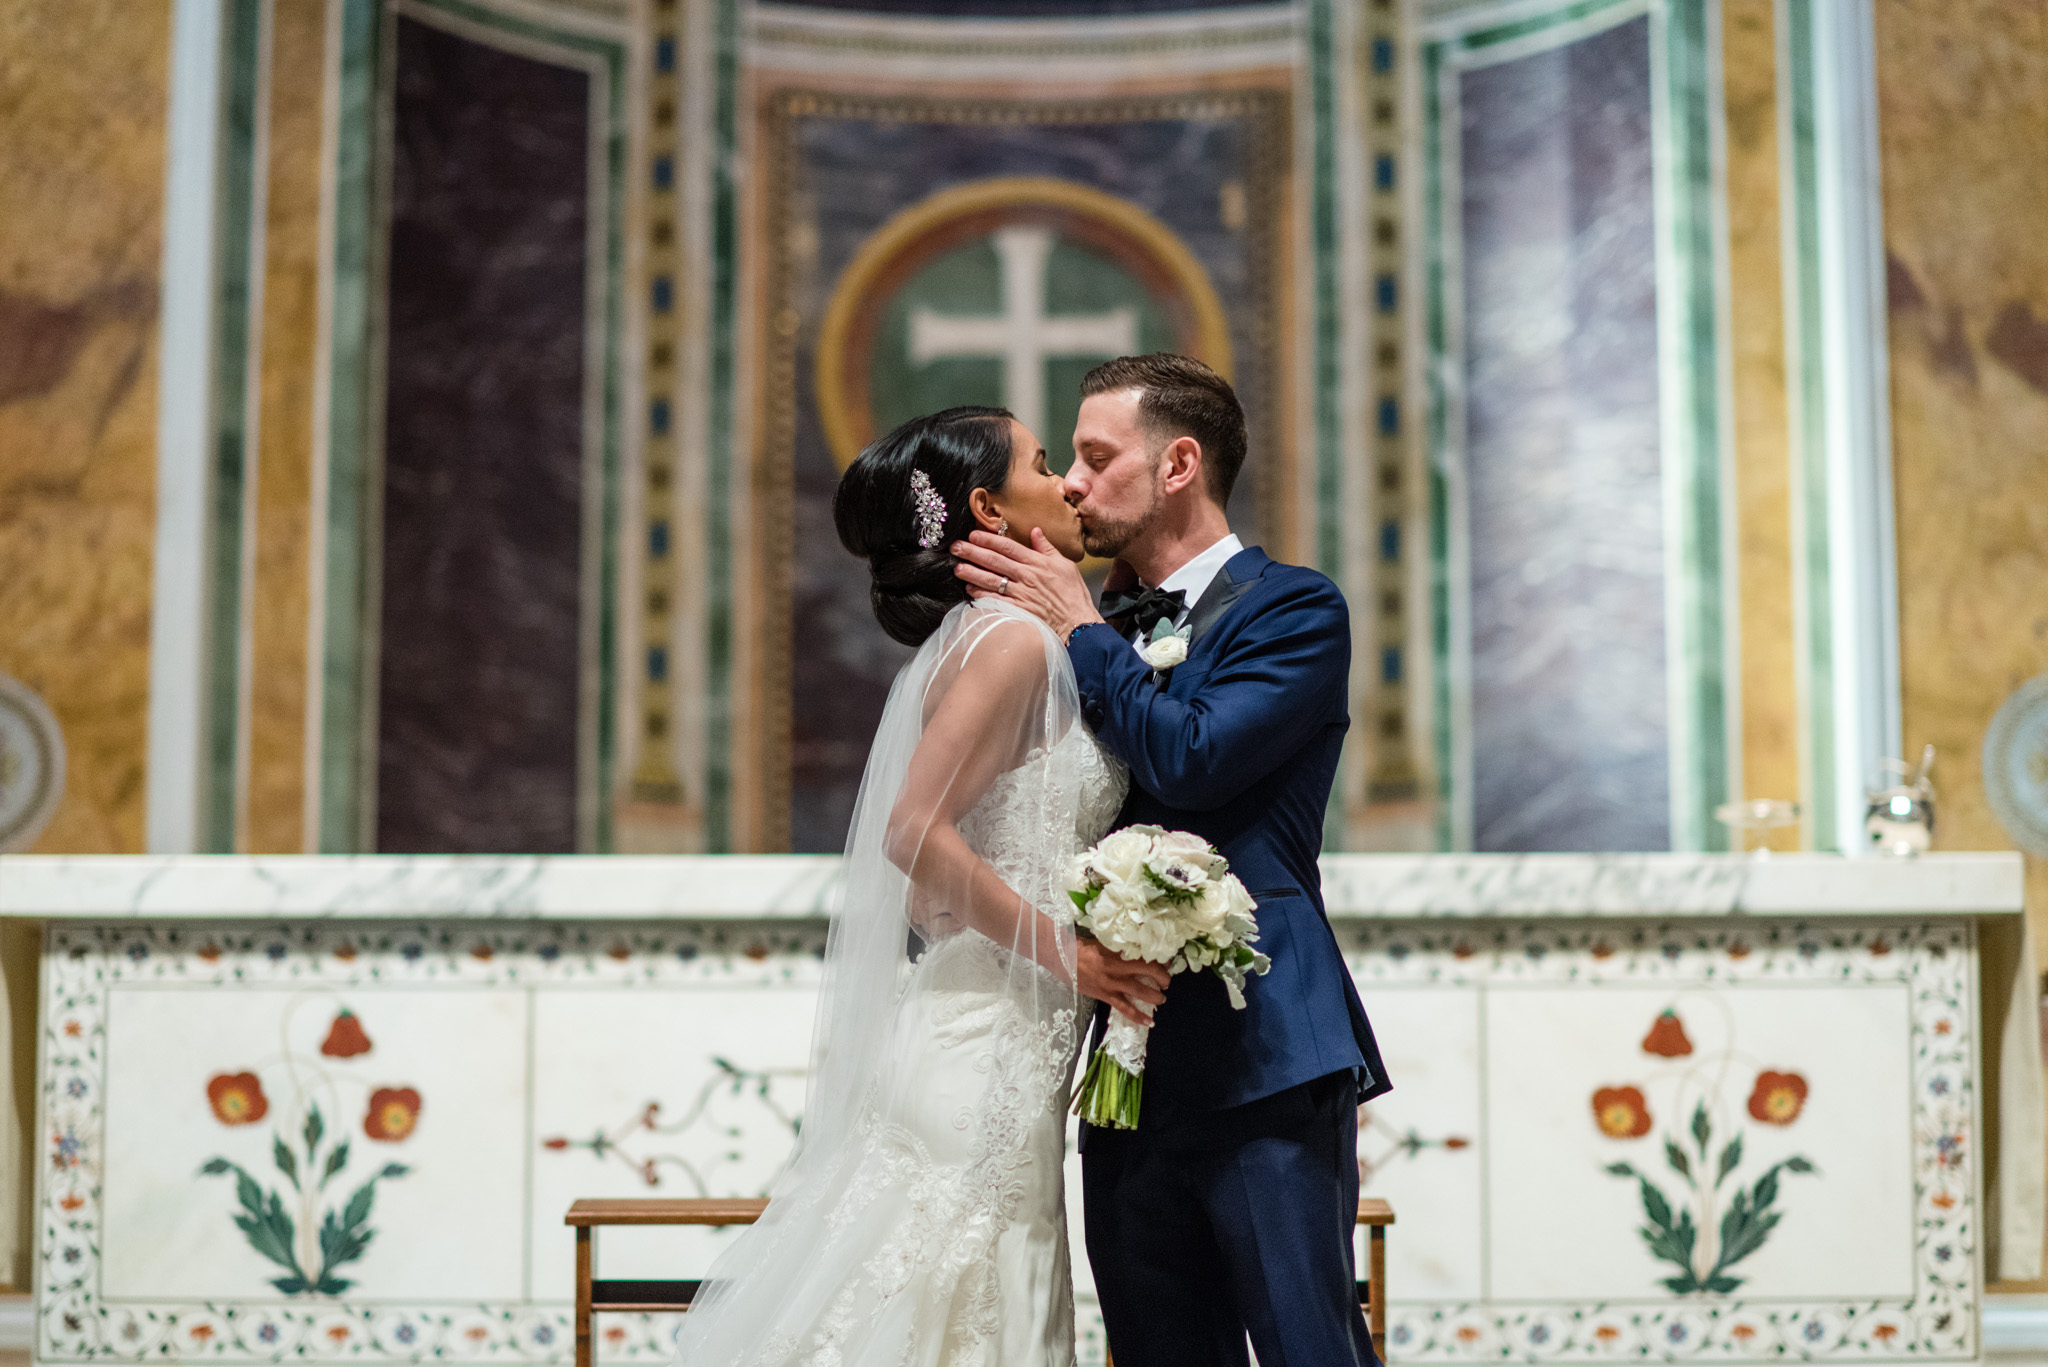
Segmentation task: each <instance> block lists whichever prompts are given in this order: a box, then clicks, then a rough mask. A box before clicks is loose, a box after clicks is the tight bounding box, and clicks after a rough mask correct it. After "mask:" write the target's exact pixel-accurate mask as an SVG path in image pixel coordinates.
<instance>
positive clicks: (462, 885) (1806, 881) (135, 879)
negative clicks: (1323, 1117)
mask: <svg viewBox="0 0 2048 1367" xmlns="http://www.w3.org/2000/svg"><path fill="white" fill-rule="evenodd" d="M1322 863H1323V895H1324V901H1325V902H1326V904H1327V905H1328V907H1329V909H1330V914H1331V915H1332V916H1333V917H1342V918H1356V917H1366V916H1400V917H1436V916H1447V917H1487V916H1644V915H1649V916H1660V917H1662V916H1729V915H1758V916H1828V915H1869V914H1872V913H1877V914H1887V913H1899V914H1913V915H1922V914H1932V915H1986V914H1993V915H1996V914H2011V913H2016V912H2019V911H2020V910H2021V909H2022V905H2023V902H2022V894H2023V887H2024V873H2023V868H2022V864H2021V860H2020V856H2019V855H2017V854H2011V853H1964V854H1933V855H1927V856H1925V857H1923V858H1920V859H1907V860H1894V859H1884V858H1878V857H1866V858H1856V859H1850V858H1843V857H1841V856H1838V855H1777V856H1773V857H1770V858H1766V859H1754V858H1747V857H1744V856H1740V855H1713V854H1707V855H1702V854H1604V855H1603V854H1532V855H1489V854H1338V855H1327V856H1325V857H1324V859H1323V861H1322ZM838 866H839V860H838V858H837V857H836V856H832V855H671V856H638V855H540V856H523V855H518V856H514V855H247V856H245V855H7V856H0V916H23V917H37V918H59V917H77V918H85V919H100V920H108V919H113V920H118V919H124V918H131V917H132V918H138V919H149V920H179V919H205V920H216V919H235V918H242V917H250V918H272V919H274V918H277V917H289V918H294V919H326V918H358V919H377V918H385V919H388V918H392V917H420V916H424V917H433V918H486V919H488V918H497V919H506V920H514V919H520V920H523V919H534V918H546V919H551V920H553V919H561V920H586V919H587V920H646V919H669V918H684V919H719V920H728V919H756V918H763V919H774V918H784V919H787V918H796V919H809V918H816V917H819V916H822V915H824V914H826V912H827V910H828V909H829V903H830V898H831V895H832V892H833V887H834V884H835V881H836V875H837V871H838Z"/></svg>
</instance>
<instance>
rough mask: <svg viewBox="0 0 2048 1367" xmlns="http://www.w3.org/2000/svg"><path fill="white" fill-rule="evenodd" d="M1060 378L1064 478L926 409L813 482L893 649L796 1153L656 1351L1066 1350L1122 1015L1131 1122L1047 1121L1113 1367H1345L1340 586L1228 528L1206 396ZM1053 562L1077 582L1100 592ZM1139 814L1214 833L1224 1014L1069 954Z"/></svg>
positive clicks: (1348, 1163) (1006, 1361) (1352, 1170)
mask: <svg viewBox="0 0 2048 1367" xmlns="http://www.w3.org/2000/svg"><path fill="white" fill-rule="evenodd" d="M1082 394H1083V400H1082V404H1081V410H1080V418H1079V422H1078V424H1077V425H1076V428H1075V431H1074V461H1073V465H1072V467H1071V469H1070V470H1069V471H1068V473H1067V474H1066V475H1065V476H1060V475H1057V474H1054V473H1053V472H1052V470H1051V469H1050V467H1049V466H1048V464H1047V460H1046V453H1045V451H1044V449H1043V448H1042V447H1041V446H1040V444H1039V441H1038V439H1037V437H1036V436H1035V435H1033V434H1032V433H1031V432H1030V431H1029V430H1028V429H1026V428H1025V427H1024V426H1023V424H1021V423H1019V422H1017V421H1016V420H1015V419H1014V418H1013V417H1012V416H1011V415H1010V414H1009V413H1007V412H1005V411H1004V410H1002V409H997V408H953V409H948V410H946V411H944V412H941V413H935V414H931V415H929V416H926V417H922V418H916V419H913V420H912V421H910V422H907V423H905V424H903V425H902V426H901V427H899V428H897V429H896V430H895V431H893V432H891V433H889V434H888V435H887V436H885V437H882V438H881V439H879V440H878V441H876V442H874V443H873V444H872V445H870V446H869V447H867V448H866V449H865V450H864V451H862V452H861V454H860V456H859V458H858V459H857V460H855V461H854V463H853V465H852V466H851V467H850V468H849V469H848V470H847V472H846V474H845V476H844V478H843V480H842V482H841V484H840V486H839V490H838V494H837V498H836V501H835V506H834V516H835V521H836V524H837V528H838V532H839V537H840V540H841V541H842V542H844V543H845V545H846V547H847V549H848V550H849V551H851V552H852V553H853V554H855V555H856V556H859V557H862V558H864V559H865V560H866V561H867V565H868V569H869V572H870V574H871V578H872V587H871V598H872V602H873V606H874V611H875V616H876V618H877V619H878V620H879V622H880V623H881V625H882V627H883V629H884V630H885V631H886V632H887V633H888V634H889V635H890V636H891V637H893V638H894V639H896V640H898V641H900V642H903V643H904V644H906V645H910V646H914V647H916V648H917V653H916V655H915V656H914V657H913V658H912V659H911V661H910V662H909V663H908V664H906V665H905V666H904V667H903V669H902V671H901V673H899V674H898V676H897V678H896V681H895V684H894V686H893V687H892V689H891V692H890V695H889V700H888V703H887V705H886V707H885V709H884V712H883V717H882V722H881V725H880V727H879V728H878V730H877V732H876V735H875V740H874V744H873V747H872V748H871V749H870V751H869V758H868V767H867V771H866V774H865V776H864V777H863V779H862V784H861V790H860V796H859V799H858V801H857V803H856V806H855V811H854V817H853V822H852V826H851V828H850V829H849V832H848V836H847V847H846V859H845V863H844V865H843V870H842V879H841V890H840V902H839V906H838V909H837V914H836V915H835V917H834V919H833V924H832V930H831V934H830V939H829V942H828V947H827V952H826V964H825V977H824V987H823V991H822V994H821V998H820V1004H819V1015H818V1021H817V1026H816V1031H815V1035H814V1044H813V1058H812V1073H811V1081H810V1087H809V1092H808V1095H807V1101H806V1105H805V1113H804V1124H803V1132H802V1135H801V1138H800V1140H799V1142H798V1145H797V1149H796V1152H795V1154H794V1155H793V1157H792V1159H791V1161H790V1164H789V1166H788V1167H787V1168H786V1169H785V1170H784V1172H783V1174H782V1175H781V1177H780V1178H779V1179H778V1180H777V1183H776V1185H775V1188H774V1190H773V1191H772V1192H771V1193H770V1200H769V1204H768V1208H767V1210H766V1212H765V1213H764V1214H763V1216H762V1218H761V1220H760V1222H759V1223H758V1224H756V1225H754V1226H753V1227H751V1228H749V1229H747V1230H745V1231H743V1232H742V1233H741V1234H740V1235H739V1237H738V1238H737V1239H736V1240H735V1241H734V1243H733V1244H732V1245H731V1246H730V1247H729V1248H728V1249H727V1250H726V1252H725V1253H724V1254H723V1255H721V1257H720V1258H719V1259H718V1261H717V1262H716V1264H715V1265H714V1266H713V1267H712V1269H711V1270H710V1274H709V1278H708V1279H707V1280H706V1281H705V1283H704V1286H703V1289H702V1291H701V1292H700V1293H699V1296H698V1299H697V1301H696V1303H695V1304H694V1305H693V1307H692V1309H691V1311H690V1313H689V1314H688V1315H687V1316H685V1317H684V1322H683V1326H682V1328H681V1330H680V1331H679V1333H678V1338H677V1348H678V1357H677V1362H678V1363H679V1364H681V1367H712V1365H713V1364H718V1365H720V1367H726V1365H728V1364H729V1365H730V1367H755V1365H756V1364H760V1365H762V1367H766V1365H767V1364H791V1365H792V1367H794V1365H795V1364H804V1365H805V1367H884V1365H885V1364H886V1367H905V1365H913V1367H967V1365H968V1364H974V1365H975V1367H1067V1365H1068V1364H1071V1363H1072V1362H1073V1361H1074V1356H1075V1344H1074V1323H1073V1291H1072V1282H1071V1276H1070V1270H1069V1267H1068V1253H1067V1250H1068V1243H1067V1231H1066V1206H1065V1194H1064V1187H1063V1178H1062V1161H1063V1157H1064V1152H1065V1133H1066V1108H1067V1103H1068V1101H1069V1098H1070V1097H1071V1095H1072V1085H1073V1076H1074V1065H1075V1061H1076V1058H1077V1055H1078V1053H1079V1050H1080V1046H1081V1043H1082V1036H1083V1034H1084V1033H1086V1032H1087V1031H1088V1030H1090V1029H1091V1028H1092V1029H1093V1031H1094V1032H1095V1034H1096V1035H1097V1036H1098V1037H1100V1035H1101V1033H1102V1031H1103V1029H1104V1026H1105V1024H1106V1022H1107V1020H1108V1017H1109V1013H1110V1012H1112V1011H1116V1012H1121V1013H1123V1014H1124V1015H1126V1016H1128V1017H1130V1018H1131V1019H1132V1020H1134V1021H1136V1022H1139V1023H1141V1024H1143V1023H1147V1022H1148V1019H1149V1022H1150V1024H1151V1025H1152V1030H1151V1035H1150V1042H1149V1049H1148V1053H1147V1056H1146V1059H1145V1062H1144V1074H1143V1104H1142V1110H1141V1113H1140V1117H1139V1120H1138V1123H1137V1125H1136V1127H1135V1128H1133V1129H1121V1128H1110V1127H1099V1126H1096V1125H1091V1124H1086V1123H1084V1124H1083V1125H1082V1126H1081V1138H1080V1148H1081V1155H1082V1158H1081V1162H1082V1183H1083V1198H1084V1200H1083V1207H1084V1216H1085V1225H1086V1228H1085V1234H1086V1240H1087V1248H1088V1258H1089V1264H1090V1266H1091V1268H1092V1270H1093V1272H1094V1275H1095V1285H1096V1290H1097V1293H1098V1295H1099V1296H1100V1300H1101V1307H1102V1314H1103V1319H1104V1324H1105V1327H1106V1330H1107V1334H1108V1339H1109V1349H1110V1353H1111V1356H1112V1357H1113V1358H1114V1360H1115V1362H1116V1363H1117V1364H1118V1367H1208V1365H1210V1364H1214V1365H1215V1367H1226V1365H1228V1367H1239V1365H1240V1364H1245V1363H1246V1362H1247V1351H1246V1349H1247V1339H1249V1344H1250V1348H1251V1351H1252V1352H1254V1353H1256V1355H1257V1358H1258V1360H1259V1362H1260V1363H1261V1364H1262V1367H1283V1364H1285V1365H1287V1367H1349V1365H1350V1364H1370V1363H1372V1362H1374V1361H1375V1359H1374V1354H1373V1348H1372V1341H1371V1338H1370V1336H1369V1335H1368V1333H1367V1330H1366V1327H1365V1323H1364V1320H1363V1317H1362V1316H1361V1314H1360V1312H1359V1306H1358V1302H1357V1297H1356V1290H1355V1280H1354V1278H1355V1273H1354V1269H1353V1243H1352V1237H1353V1230H1354V1221H1355V1218H1356V1210H1357V1204H1358V1167H1357V1157H1356V1132H1357V1109H1356V1108H1357V1106H1358V1104H1359V1103H1360V1102H1361V1101H1362V1100H1366V1099H1370V1098H1371V1097H1374V1096H1377V1095H1379V1094H1380V1093H1382V1092H1384V1091H1386V1090H1387V1088H1388V1085H1389V1084H1388V1081H1387V1078H1386V1075H1385V1070H1384V1069H1383V1068H1382V1066H1381V1063H1380V1059H1379V1054H1378V1051H1377V1048H1376V1047H1375V1045H1374V1042H1373V1036H1372V1030H1371V1027H1370V1026H1369V1025H1368V1024H1367V1022H1366V1018H1365V1012H1364V1010H1363V1008H1362V1007H1361V1005H1360V1003H1359V1000H1358V995H1357V992H1356V990H1355V988H1354V987H1353V986H1352V983H1351V978H1350V974H1349V972H1348V971H1347V969H1346V967H1345V965H1344V961H1343V958H1342V955H1341V954H1340V953H1339V951H1338V948H1337V944H1336V940H1335V937H1334V936H1333V935H1332V933H1331V930H1330V927H1329V923H1328V921H1327V920H1326V919H1325V917H1324V914H1323V908H1322V899H1321V894H1320V879H1319V876H1318V873H1317V853H1318V851H1319V850H1320V849H1321V846H1322V836H1323V818H1324V810H1325V807H1326V805H1327V803H1328V800H1329V794H1330V785H1331V782H1332V779H1333V778H1334V776H1335V773H1336V769H1337V763H1338V755H1339V751H1340V748H1341V746H1342V743H1343V738H1344V733H1345V730H1346V728H1347V727H1348V725H1349V718H1348V716H1347V705H1346V699H1347V695H1348V691H1349V671H1350V655H1351V645H1350V628H1349V618H1348V614H1347V610H1346V607H1345V604H1344V600H1343V597H1342V595H1341V594H1340V593H1339V592H1338V590H1337V587H1336V586H1335V585H1334V584H1332V583H1331V582H1330V581H1329V580H1328V579H1326V578H1325V577H1323V576H1322V575H1320V574H1318V573H1316V572H1315V571H1314V570H1310V569H1306V568H1302V567H1299V566H1292V565H1283V564H1280V563H1278V562H1276V561H1274V560H1271V559H1269V558H1268V557H1267V556H1266V555H1265V554H1264V553H1263V552H1261V551H1260V550H1259V549H1258V548H1256V547H1251V548H1246V547H1243V546H1242V545H1241V544H1240V543H1239V541H1238V539H1237V537H1235V536H1234V535H1232V534H1231V532H1230V528H1229V524H1228V521H1227V519H1226V517H1225V513H1224V509H1225V507H1226V506H1227V504H1228V500H1229V496H1230V489H1231V486H1232V483H1233V481H1234V480H1235V479H1236V477H1237V474H1238V470H1239V468H1240V467H1241V466H1242V464H1243V462H1244V459H1245V456H1246V445H1247V441H1246V429H1245V420H1244V411H1243V409H1242V407H1241V406H1240V405H1239V403H1238V400H1237V396H1236V395H1235V393H1234V392H1233V391H1232V390H1231V388H1230V385H1229V384H1228V383H1227V382H1226V381H1225V380H1223V379H1222V378H1221V377H1220V376H1218V375H1216V374H1215V372H1213V371H1211V370H1210V369H1209V368H1208V367H1207V366H1204V365H1203V364H1201V363H1200V362H1198V361H1194V360H1191V359H1189V358H1186V357H1181V356H1173V355H1152V356H1139V357H1123V358H1121V359H1118V360H1115V361H1111V362H1108V363H1106V364H1104V365H1102V366H1099V367H1097V368H1096V369H1095V370H1093V371H1091V372H1090V373H1089V375H1088V377H1087V378H1086V380H1084V382H1083V384H1082ZM1089 554H1093V555H1096V556H1102V557H1107V558H1110V559H1112V560H1113V561H1114V564H1113V566H1112V568H1111V572H1110V578H1109V581H1108V583H1107V585H1106V586H1105V588H1104V592H1103V602H1102V604H1101V605H1100V607H1099V608H1098V606H1097V604H1096V603H1095V601H1094V599H1093V597H1092V595H1091V594H1090V593H1089V591H1088V588H1087V586H1086V584H1085V583H1084V581H1083V580H1082V577H1081V573H1080V570H1079V568H1078V566H1079V562H1080V561H1081V560H1082V559H1083V558H1084V556H1086V555H1089ZM1141 824H1142V825H1149V826H1155V827H1160V828H1164V829H1166V830H1169V831H1185V832H1190V833H1192V834H1193V835H1195V836H1197V837H1199V838H1200V839H1201V840H1204V841H1207V842H1208V843H1209V844H1211V845H1213V846H1214V847H1216V849H1217V850H1219V851H1220V852H1221V854H1222V855H1223V856H1224V857H1225V858H1226V859H1227V860H1228V861H1229V865H1230V869H1231V872H1232V873H1234V874H1235V875H1236V876H1237V877H1238V878H1239V879H1241V880H1242V882H1243V885H1244V887H1245V888H1246V889H1247V890H1248V891H1249V892H1250V894H1251V897H1252V899H1253V900H1254V901H1255V902H1256V911H1257V920H1258V930H1259V935H1260V946H1259V947H1260V950H1261V951H1263V952H1264V953H1265V954H1266V955H1267V956H1269V958H1270V959H1271V964H1272V967H1271V971H1270V972H1269V973H1268V974H1267V975H1266V976H1264V977H1261V978H1258V979H1256V980H1255V981H1254V982H1252V983H1251V984H1250V985H1249V986H1248V987H1246V989H1245V991H1244V994H1243V995H1244V1008H1243V1009H1242V1010H1238V1009H1233V1006H1232V1003H1231V1002H1230V1000H1229V999H1228V995H1227V993H1226V988H1225V984H1224V983H1223V982H1222V981H1220V980H1219V979H1218V978H1216V977H1214V976H1212V975H1209V974H1206V973H1185V974H1179V975H1170V974H1169V973H1168V971H1167V969H1166V968H1165V967H1164V966H1162V965H1160V964H1157V963H1151V962H1146V961H1144V960H1127V959H1124V958H1121V957H1119V956H1118V955H1116V954H1113V953H1110V952H1109V951H1108V950H1107V949H1106V948H1105V947H1104V946H1103V945H1102V944H1101V943H1099V942H1097V941H1096V940H1094V939H1092V938H1090V937H1089V936H1088V935H1087V934H1086V933H1085V932H1079V931H1077V930H1076V927H1075V905H1074V902H1073V901H1071V900H1070V899H1069V895H1068V890H1069V888H1070V887H1071V886H1072V883H1071V880H1072V878H1073V877H1074V874H1075V869H1076V866H1077V861H1078V860H1079V858H1080V856H1081V855H1082V853H1083V852H1084V851H1087V850H1088V849H1089V848H1090V847H1091V846H1093V845H1094V844H1095V843H1096V842H1097V841H1099V840H1101V839H1102V837H1103V836H1105V835H1107V834H1109V833H1110V832H1112V831H1115V830H1120V829H1122V828H1125V827H1128V826H1132V825H1141ZM906 934H907V937H908V942H909V948H908V952H906ZM1155 1013H1156V1014H1155Z"/></svg>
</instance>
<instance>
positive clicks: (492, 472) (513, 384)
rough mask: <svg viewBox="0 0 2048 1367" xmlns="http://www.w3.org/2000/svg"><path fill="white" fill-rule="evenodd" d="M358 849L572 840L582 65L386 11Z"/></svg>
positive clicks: (570, 845) (585, 149) (585, 104)
mask: <svg viewBox="0 0 2048 1367" xmlns="http://www.w3.org/2000/svg"><path fill="white" fill-rule="evenodd" d="M395 79H396V89H395V92H394V100H393V137H392V149H393V165H392V196H391V200H392V202H391V239H390V271H389V280H390V294H389V299H388V305H389V315H388V316H389V333H388V338H389V341H388V351H387V363H386V389H385V414H386V416H385V441H384V483H383V488H382V490H381V495H382V499H383V599H382V602H381V604H380V611H379V622H380V641H381V645H380V657H379V661H378V690H379V692H378V709H377V832H376V848H377V849H379V850H392V851H432V850H446V851H465V852H466V851H477V852H551V851H567V850H574V849H575V848H576V801H577V731H578V727H577V716H578V687H579V678H580V674H581V669H580V659H581V653H582V652H581V647H580V641H581V635H582V633H581V629H580V618H581V614H582V606H581V600H582V587H581V586H582V564H581V561H582V550H581V541H582V518H583V512H582V504H583V495H582V470H583V345H584V293H585V287H584V282H585V274H584V272H585V267H586V264H587V261H586V246H585V229H586V220H587V214H588V209H587V199H586V196H587V193H588V177H589V170H590V168H589V166H588V164H587V163H588V159H589V145H590V143H589V137H590V126H589V118H590V116H589V97H590V91H589V77H588V76H586V75H585V74H584V73H582V72H579V71H575V70H570V69H567V68H563V67H557V66H549V65H547V64H545V63H542V62H537V61H533V60H530V59H528V58H525V57H520V56H515V55H513V54H510V53H507V52H502V51H499V50H498V49H496V48H492V47H488V46H485V45H483V44H481V43H475V42H471V41H469V40H467V39H464V38H461V37H457V36H456V35H454V34H450V33H447V32H444V31H442V30H440V29H436V28H433V27H430V26H428V25H425V24H421V23H416V22H414V21H412V20H410V19H404V18H401V19H399V20H398V23H397V60H396V78H395Z"/></svg>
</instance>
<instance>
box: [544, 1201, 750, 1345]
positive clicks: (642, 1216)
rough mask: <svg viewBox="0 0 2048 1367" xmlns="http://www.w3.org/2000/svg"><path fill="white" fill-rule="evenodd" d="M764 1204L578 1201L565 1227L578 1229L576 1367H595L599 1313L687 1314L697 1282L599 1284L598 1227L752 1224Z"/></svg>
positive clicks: (573, 1206)
mask: <svg viewBox="0 0 2048 1367" xmlns="http://www.w3.org/2000/svg"><path fill="white" fill-rule="evenodd" d="M767 1208H768V1203H767V1202H766V1201H765V1200H762V1199H761V1198H759V1197H732V1198H729V1199H726V1200H711V1201H706V1200H674V1201H663V1200H648V1199H644V1198H643V1199H637V1200H628V1201H578V1202H576V1203H575V1204H574V1205H572V1206H570V1207H569V1214H568V1215H567V1216H566V1217H565V1218H564V1221H563V1223H565V1224H568V1225H571V1226H573V1227H574V1228H575V1230H576V1367H595V1364H596V1362H597V1344H596V1341H595V1340H594V1339H593V1338H592V1337H591V1324H590V1322H591V1319H592V1318H593V1317H594V1316H595V1315H596V1314H597V1312H598V1311H600V1310H631V1311H649V1310H688V1309H689V1308H690V1302H691V1301H692V1300H694V1299H695V1298H696V1295H697V1289H698V1288H699V1287H701V1286H702V1285H703V1283H702V1282H701V1281H694V1282H680V1281H616V1280H606V1281H598V1280H596V1279H595V1278H594V1276H593V1275H592V1274H593V1272H594V1271H595V1269H596V1266H597V1230H598V1228H599V1226H602V1225H751V1224H752V1223H754V1221H756V1220H758V1219H760V1218H761V1212H762V1211H764V1210H766V1209H767Z"/></svg>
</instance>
